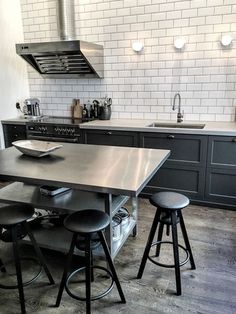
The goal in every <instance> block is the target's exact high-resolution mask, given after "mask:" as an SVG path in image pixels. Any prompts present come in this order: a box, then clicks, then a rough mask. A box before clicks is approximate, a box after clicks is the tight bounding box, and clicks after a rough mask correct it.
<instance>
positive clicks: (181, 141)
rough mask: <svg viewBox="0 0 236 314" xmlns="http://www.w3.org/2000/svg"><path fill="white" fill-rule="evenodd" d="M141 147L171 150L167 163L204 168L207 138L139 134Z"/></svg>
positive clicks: (182, 135) (184, 135) (166, 134)
mask: <svg viewBox="0 0 236 314" xmlns="http://www.w3.org/2000/svg"><path fill="white" fill-rule="evenodd" d="M140 143H141V147H146V148H161V149H169V150H171V155H170V157H169V159H168V162H169V163H170V164H171V163H174V162H178V163H182V164H189V165H197V166H204V165H205V164H206V152H207V137H206V136H198V135H187V134H175V133H173V134H171V133H169V134H168V133H141V134H140Z"/></svg>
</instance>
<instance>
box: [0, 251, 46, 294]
mask: <svg viewBox="0 0 236 314" xmlns="http://www.w3.org/2000/svg"><path fill="white" fill-rule="evenodd" d="M20 261H33V262H35V264H37V265H39V266H40V269H39V271H38V272H37V274H36V275H35V276H34V277H33V278H32V279H30V280H28V281H26V282H23V283H22V285H23V287H26V286H28V285H30V284H31V283H33V282H34V281H35V280H36V279H37V278H38V277H39V276H40V274H41V272H42V265H41V264H40V262H39V260H38V259H36V258H33V257H22V258H20ZM11 262H13V260H10V261H7V262H6V263H4V265H2V266H1V267H0V271H2V269H4V268H5V269H6V266H7V265H9V264H10V263H11ZM4 273H7V271H6V272H4ZM9 275H10V276H16V274H9ZM0 288H1V289H18V285H3V284H1V283H0Z"/></svg>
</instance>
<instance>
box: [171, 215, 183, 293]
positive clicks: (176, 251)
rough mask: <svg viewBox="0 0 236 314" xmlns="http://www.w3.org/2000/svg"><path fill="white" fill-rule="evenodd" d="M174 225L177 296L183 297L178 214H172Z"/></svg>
mask: <svg viewBox="0 0 236 314" xmlns="http://www.w3.org/2000/svg"><path fill="white" fill-rule="evenodd" d="M171 223H172V225H171V226H172V240H173V253H174V261H175V280H176V290H177V295H181V277H180V266H179V247H178V234H177V225H176V223H177V217H176V212H173V213H171Z"/></svg>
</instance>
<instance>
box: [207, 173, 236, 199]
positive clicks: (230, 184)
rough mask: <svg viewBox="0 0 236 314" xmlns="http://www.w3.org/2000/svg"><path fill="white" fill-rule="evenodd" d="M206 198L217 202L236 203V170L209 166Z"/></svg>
mask: <svg viewBox="0 0 236 314" xmlns="http://www.w3.org/2000/svg"><path fill="white" fill-rule="evenodd" d="M205 198H206V200H209V201H212V202H216V203H222V204H233V205H236V171H235V170H229V169H220V168H208V169H207V176H206V192H205Z"/></svg>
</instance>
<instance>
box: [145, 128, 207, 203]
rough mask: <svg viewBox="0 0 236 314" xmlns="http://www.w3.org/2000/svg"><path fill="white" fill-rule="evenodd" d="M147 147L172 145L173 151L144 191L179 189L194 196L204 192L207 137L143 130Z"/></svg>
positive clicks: (193, 197)
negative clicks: (146, 131)
mask: <svg viewBox="0 0 236 314" xmlns="http://www.w3.org/2000/svg"><path fill="white" fill-rule="evenodd" d="M140 145H141V147H145V148H157V149H158V148H159V149H169V150H170V151H171V155H170V157H169V159H168V160H167V161H166V162H165V164H164V165H163V166H162V168H161V169H160V170H159V171H158V172H157V174H156V175H155V176H154V177H153V178H152V180H151V181H150V182H149V183H148V185H147V187H146V188H145V190H144V194H148V195H149V194H153V193H156V192H158V191H164V190H169V191H176V192H180V193H184V194H185V195H187V196H189V197H190V198H191V199H196V200H200V199H202V198H203V196H204V187H205V175H204V174H205V168H206V155H207V137H206V136H199V135H188V134H176V133H174V134H168V133H140Z"/></svg>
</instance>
